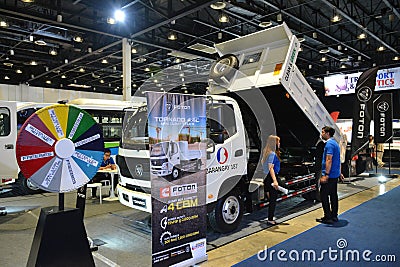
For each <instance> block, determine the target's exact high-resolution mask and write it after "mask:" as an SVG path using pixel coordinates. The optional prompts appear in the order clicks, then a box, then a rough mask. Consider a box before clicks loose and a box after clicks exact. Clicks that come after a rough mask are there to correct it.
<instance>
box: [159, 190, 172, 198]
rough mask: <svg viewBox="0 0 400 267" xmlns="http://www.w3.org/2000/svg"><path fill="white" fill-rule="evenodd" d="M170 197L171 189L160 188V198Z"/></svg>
mask: <svg viewBox="0 0 400 267" xmlns="http://www.w3.org/2000/svg"><path fill="white" fill-rule="evenodd" d="M169 196H170V188H169V187H162V188H160V198H166V197H169Z"/></svg>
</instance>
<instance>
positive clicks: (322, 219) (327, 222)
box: [315, 217, 333, 224]
mask: <svg viewBox="0 0 400 267" xmlns="http://www.w3.org/2000/svg"><path fill="white" fill-rule="evenodd" d="M315 220H316V221H317V222H319V223H325V224H333V220H332V219H328V218H325V217H322V218H319V219H315Z"/></svg>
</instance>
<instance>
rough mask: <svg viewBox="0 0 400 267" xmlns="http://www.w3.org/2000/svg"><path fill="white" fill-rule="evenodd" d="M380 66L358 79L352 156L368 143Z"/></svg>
mask: <svg viewBox="0 0 400 267" xmlns="http://www.w3.org/2000/svg"><path fill="white" fill-rule="evenodd" d="M377 71H378V67H375V68H372V69H369V70H367V71H365V72H363V73H362V74H361V76H360V78H359V79H358V81H357V87H356V98H355V102H356V104H355V107H354V111H353V129H352V137H351V156H352V157H353V156H354V155H355V154H357V153H358V152H359V151H360V150H361V149H363V148H364V146H366V145H367V144H368V135H369V128H370V123H371V119H372V96H373V93H374V89H375V77H376V73H377Z"/></svg>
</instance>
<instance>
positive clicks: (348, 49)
mask: <svg viewBox="0 0 400 267" xmlns="http://www.w3.org/2000/svg"><path fill="white" fill-rule="evenodd" d="M117 9H120V10H122V11H124V12H125V21H123V22H121V21H113V19H115V18H116V17H115V16H114V11H115V10H117ZM222 16H225V17H226V18H227V22H221V21H223V19H224V18H221V17H222ZM282 22H286V23H287V25H288V26H289V28H290V29H291V30H292V31H293V32H294V33H295V34H296V35H297V36H298V38H302V39H303V38H304V41H303V42H302V48H303V51H301V52H300V54H299V58H298V60H297V65H298V67H299V68H300V69H301V70H302V71H303V74H304V75H305V76H306V77H307V78H308V79H309V80H310V81H316V80H320V78H322V77H324V76H326V75H328V74H333V73H340V72H343V73H345V72H354V71H356V70H361V71H362V70H365V69H367V68H370V67H372V66H373V65H378V66H381V67H382V68H386V67H393V66H396V65H397V64H398V63H399V62H400V61H397V60H398V59H399V57H400V54H399V51H400V39H399V38H400V31H399V29H400V25H399V22H400V9H399V1H396V0H314V1H310V0H286V1H282V0H270V1H264V0H237V1H204V0H197V1H195V0H124V1H122V0H113V1H99V0H63V1H61V0H2V1H1V3H0V83H3V84H4V83H5V84H19V83H28V84H30V85H32V86H41V87H51V88H64V89H65V88H70V89H75V90H86V91H94V90H95V91H97V92H105V93H113V94H122V80H123V77H122V39H123V38H127V39H128V41H129V42H130V44H132V63H131V65H132V88H133V89H134V90H135V88H138V87H139V86H140V85H141V84H142V83H143V82H144V81H145V80H147V79H148V78H149V77H151V75H154V74H155V73H157V72H158V71H159V70H162V69H165V68H167V67H171V66H174V65H176V64H179V63H180V62H185V61H188V60H191V59H196V58H198V59H200V60H202V62H203V63H202V66H203V65H204V60H207V59H215V58H216V57H217V54H216V53H215V51H214V50H213V49H212V48H213V44H214V43H218V42H223V41H226V40H230V39H233V38H236V37H239V36H243V35H246V34H249V33H252V32H256V31H259V30H262V29H264V28H265V27H272V26H274V25H277V24H280V23H282ZM171 34H175V37H176V40H171V39H174V38H173V36H171Z"/></svg>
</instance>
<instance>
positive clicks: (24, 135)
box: [17, 114, 57, 147]
mask: <svg viewBox="0 0 400 267" xmlns="http://www.w3.org/2000/svg"><path fill="white" fill-rule="evenodd" d="M28 124H31V125H32V126H34V127H35V128H37V129H39V130H40V131H42V132H43V133H45V134H46V135H48V136H49V137H51V138H53V139H54V140H55V141H56V142H57V138H55V137H54V135H53V134H52V133H51V132H50V130H49V129H48V128H47V126H46V125H45V124H44V123H43V121H42V120H41V119H40V118H39V117H38V115H36V114H33V115H32V116H31V117H30V118H29V119H28V120H27V121H26V122H25V123H24V125H23V126H22V127H21V130H20V131H19V133H18V137H17V147H18V146H19V145H24V146H45V147H49V146H50V145H49V144H47V143H46V142H44V141H43V140H41V139H39V138H37V137H36V136H34V135H32V134H31V133H30V132H28V131H26V130H25V128H26V126H27V125H28ZM56 142H54V144H53V146H54V145H55V143H56Z"/></svg>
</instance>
